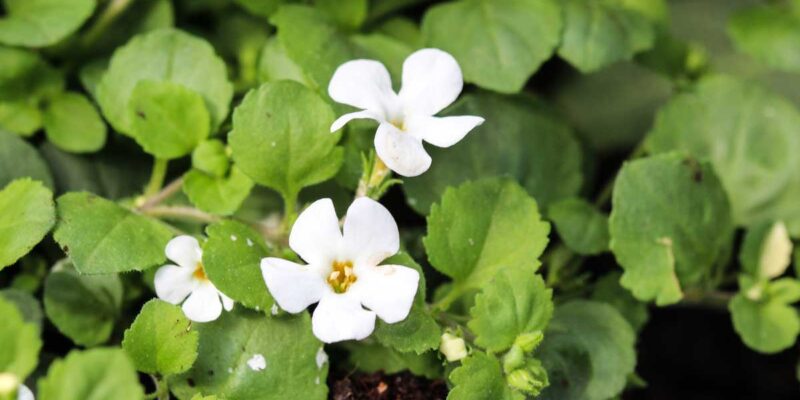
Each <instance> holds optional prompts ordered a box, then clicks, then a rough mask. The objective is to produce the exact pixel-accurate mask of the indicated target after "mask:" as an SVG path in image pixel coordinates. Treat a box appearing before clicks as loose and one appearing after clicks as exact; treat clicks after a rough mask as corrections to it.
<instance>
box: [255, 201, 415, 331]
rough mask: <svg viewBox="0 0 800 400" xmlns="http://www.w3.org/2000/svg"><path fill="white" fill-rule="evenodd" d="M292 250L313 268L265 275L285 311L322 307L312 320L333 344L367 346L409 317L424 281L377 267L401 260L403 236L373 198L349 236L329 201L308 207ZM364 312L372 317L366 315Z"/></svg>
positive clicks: (270, 265) (264, 266)
mask: <svg viewBox="0 0 800 400" xmlns="http://www.w3.org/2000/svg"><path fill="white" fill-rule="evenodd" d="M289 246H290V247H291V248H292V250H294V251H295V252H296V253H297V254H298V255H300V257H302V258H303V260H305V261H306V262H307V263H308V265H300V264H295V263H293V262H290V261H286V260H283V259H280V258H265V259H263V260H261V272H262V273H263V275H264V281H265V282H266V283H267V287H268V288H269V291H270V293H271V294H272V296H273V297H274V298H275V301H276V302H277V303H278V305H280V306H281V308H283V309H284V310H286V311H288V312H290V313H299V312H302V311H303V310H305V309H306V307H308V306H309V305H311V304H314V303H317V302H319V304H318V305H317V308H316V310H314V316H313V318H312V320H311V322H312V327H313V331H314V335H316V337H317V338H319V339H320V340H322V341H323V342H326V343H333V342H338V341H342V340H349V339H356V340H361V339H364V338H366V337H367V336H369V335H370V334H371V333H372V330H373V329H374V328H375V316H376V315H377V316H378V317H379V318H380V319H382V320H384V321H386V322H387V323H390V324H392V323H395V322H400V321H402V320H404V319H405V318H406V317H407V316H408V312H409V311H410V309H411V304H412V302H413V301H414V295H415V294H416V293H417V284H418V283H419V273H417V271H416V270H414V269H411V268H408V267H404V266H400V265H383V266H379V265H378V264H380V263H381V261H383V260H385V259H386V258H387V257H390V256H392V255H393V254H395V253H397V251H398V250H399V248H400V235H399V233H398V231H397V224H396V223H395V221H394V218H392V215H391V214H390V213H389V211H388V210H387V209H386V208H384V207H383V206H382V205H380V204H379V203H378V202H376V201H374V200H371V199H369V198H366V197H361V198H358V199H356V200H355V201H354V202H353V204H352V205H350V208H349V209H348V210H347V216H346V217H345V221H344V234H342V231H341V230H340V229H339V219H338V218H337V217H336V211H335V210H334V208H333V202H332V201H331V200H330V199H322V200H318V201H316V202H314V204H312V205H311V206H309V207H308V208H307V209H306V210H305V211H303V213H302V214H300V217H298V218H297V222H295V223H294V226H293V227H292V233H291V234H290V235H289ZM365 307H366V308H367V309H365Z"/></svg>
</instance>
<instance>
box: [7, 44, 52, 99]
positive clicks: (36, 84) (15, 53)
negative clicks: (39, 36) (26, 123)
mask: <svg viewBox="0 0 800 400" xmlns="http://www.w3.org/2000/svg"><path fill="white" fill-rule="evenodd" d="M0 65H3V68H2V69H0V101H3V102H5V101H20V100H28V101H34V100H39V99H40V98H43V97H48V96H50V95H54V94H58V93H60V92H61V91H63V90H64V78H63V76H62V75H61V73H59V72H58V70H56V69H55V68H53V67H52V66H50V65H49V64H47V62H45V61H44V59H42V57H41V56H40V55H39V54H38V53H36V52H33V51H30V50H23V49H18V48H13V47H6V46H0Z"/></svg>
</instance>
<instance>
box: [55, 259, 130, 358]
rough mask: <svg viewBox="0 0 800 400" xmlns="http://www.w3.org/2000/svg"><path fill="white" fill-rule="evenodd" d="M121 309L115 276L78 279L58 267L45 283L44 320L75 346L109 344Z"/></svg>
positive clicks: (64, 267) (65, 266)
mask: <svg viewBox="0 0 800 400" xmlns="http://www.w3.org/2000/svg"><path fill="white" fill-rule="evenodd" d="M121 307H122V282H121V281H120V279H119V277H117V276H116V275H113V274H110V275H94V276H92V275H80V274H79V273H77V272H76V271H75V270H74V269H73V268H72V266H70V265H68V264H64V263H61V264H57V265H56V267H55V268H54V269H53V271H52V272H50V274H49V275H47V279H45V281H44V311H45V314H47V318H48V319H49V320H50V321H51V322H52V323H53V325H55V326H56V328H58V330H59V331H60V332H61V333H63V334H64V335H65V336H67V337H68V338H70V339H72V341H73V342H75V343H76V344H79V345H82V346H87V347H91V346H96V345H99V344H103V343H105V342H106V341H108V339H109V337H111V332H112V331H113V329H114V323H115V322H116V321H117V319H118V318H119V314H120V309H121Z"/></svg>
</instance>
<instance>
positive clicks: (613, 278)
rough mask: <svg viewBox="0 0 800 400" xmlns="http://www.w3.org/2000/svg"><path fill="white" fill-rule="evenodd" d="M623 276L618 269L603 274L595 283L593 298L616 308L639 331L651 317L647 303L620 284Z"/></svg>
mask: <svg viewBox="0 0 800 400" xmlns="http://www.w3.org/2000/svg"><path fill="white" fill-rule="evenodd" d="M621 277H622V274H621V273H620V272H618V271H614V272H611V273H609V274H605V275H603V277H602V278H600V279H598V280H597V282H596V283H595V286H594V290H593V291H592V296H591V299H592V300H595V301H600V302H603V303H606V304H608V305H610V306H612V307H614V308H616V309H617V311H619V313H620V314H622V316H623V317H625V319H626V320H628V323H629V324H631V326H632V327H633V329H634V330H635V331H636V332H639V331H640V330H641V329H642V327H644V325H645V324H646V323H647V320H648V319H650V314H649V312H648V311H647V304H645V303H642V302H640V301H638V300H636V298H634V297H633V295H631V292H629V291H627V290H625V288H623V287H622V286H621V285H620V284H619V280H620V278H621Z"/></svg>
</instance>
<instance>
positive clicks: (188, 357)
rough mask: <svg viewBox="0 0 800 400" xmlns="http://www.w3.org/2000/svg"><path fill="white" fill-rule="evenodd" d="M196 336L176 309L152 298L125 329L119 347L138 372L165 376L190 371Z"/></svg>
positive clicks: (190, 325) (194, 356) (195, 351)
mask: <svg viewBox="0 0 800 400" xmlns="http://www.w3.org/2000/svg"><path fill="white" fill-rule="evenodd" d="M198 336H199V335H198V334H197V332H196V331H194V330H192V323H191V322H190V321H189V320H188V319H187V318H186V317H185V316H184V315H183V311H182V310H181V308H180V307H178V306H175V305H172V304H169V303H167V302H164V301H161V300H157V299H153V300H150V301H148V302H147V303H145V305H144V306H143V307H142V310H141V311H139V315H137V316H136V320H134V321H133V324H131V327H130V328H128V329H126V330H125V338H124V339H123V340H122V348H123V349H125V351H126V352H127V353H128V356H130V358H131V360H133V364H134V365H135V366H136V369H138V370H139V371H142V372H146V373H148V374H159V375H161V376H166V375H172V374H178V373H181V372H185V371H187V370H188V369H189V368H191V366H192V364H193V363H194V360H195V359H196V358H197V341H198Z"/></svg>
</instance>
